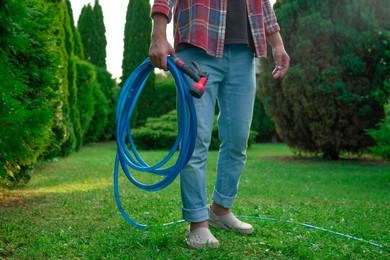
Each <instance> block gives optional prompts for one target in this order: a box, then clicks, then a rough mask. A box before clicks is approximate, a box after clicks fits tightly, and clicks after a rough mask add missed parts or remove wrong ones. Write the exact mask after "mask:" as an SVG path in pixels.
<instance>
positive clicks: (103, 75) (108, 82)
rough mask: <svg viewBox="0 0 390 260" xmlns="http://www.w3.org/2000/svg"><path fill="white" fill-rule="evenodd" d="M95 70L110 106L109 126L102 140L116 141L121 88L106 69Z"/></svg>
mask: <svg viewBox="0 0 390 260" xmlns="http://www.w3.org/2000/svg"><path fill="white" fill-rule="evenodd" d="M95 69H96V76H97V81H98V82H99V84H100V86H101V89H102V91H103V93H104V96H105V97H106V100H107V106H108V108H107V109H108V111H107V112H108V114H107V124H106V127H105V129H104V133H103V136H102V137H101V140H113V139H115V121H116V115H115V113H116V103H117V100H118V96H119V92H120V88H119V85H118V84H117V83H116V82H115V80H114V79H113V78H112V75H111V74H110V73H109V72H108V71H107V70H106V69H104V68H99V67H96V68H95Z"/></svg>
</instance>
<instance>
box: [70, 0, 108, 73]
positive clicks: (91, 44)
mask: <svg viewBox="0 0 390 260" xmlns="http://www.w3.org/2000/svg"><path fill="white" fill-rule="evenodd" d="M77 28H78V31H79V32H80V35H81V39H82V42H83V46H84V56H85V59H86V60H87V61H89V62H91V63H92V64H94V65H96V66H97V67H100V68H106V47H107V40H106V35H105V33H106V29H105V26H104V19H103V10H102V7H101V6H100V4H99V1H98V0H95V5H94V7H92V6H91V4H88V5H86V6H84V7H83V9H82V10H81V14H80V17H79V20H78V23H77Z"/></svg>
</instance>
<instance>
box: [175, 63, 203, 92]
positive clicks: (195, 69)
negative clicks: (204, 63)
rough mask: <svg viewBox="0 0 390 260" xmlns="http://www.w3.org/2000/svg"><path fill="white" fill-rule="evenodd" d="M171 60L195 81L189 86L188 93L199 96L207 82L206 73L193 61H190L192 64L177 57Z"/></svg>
mask: <svg viewBox="0 0 390 260" xmlns="http://www.w3.org/2000/svg"><path fill="white" fill-rule="evenodd" d="M173 61H174V63H175V64H176V66H177V67H178V68H179V69H180V70H181V71H183V72H184V73H185V74H186V75H188V76H189V77H190V78H191V79H193V80H194V81H195V83H194V84H192V86H191V88H190V94H191V95H192V96H193V97H195V98H201V97H202V95H203V93H204V88H205V86H206V84H207V80H208V76H209V75H208V73H207V72H204V71H201V70H200V66H199V64H198V63H196V62H195V61H192V66H191V65H188V64H186V63H185V62H184V61H183V60H181V59H179V58H177V57H176V58H175V59H174V60H173Z"/></svg>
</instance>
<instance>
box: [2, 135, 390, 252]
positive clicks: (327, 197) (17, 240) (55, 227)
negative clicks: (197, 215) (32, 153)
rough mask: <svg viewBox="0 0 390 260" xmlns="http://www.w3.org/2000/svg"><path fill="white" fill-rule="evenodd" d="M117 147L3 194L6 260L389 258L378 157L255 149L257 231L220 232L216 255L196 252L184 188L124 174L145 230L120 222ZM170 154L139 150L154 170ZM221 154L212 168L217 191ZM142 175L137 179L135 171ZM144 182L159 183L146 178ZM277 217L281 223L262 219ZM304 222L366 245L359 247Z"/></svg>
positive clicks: (40, 171)
mask: <svg viewBox="0 0 390 260" xmlns="http://www.w3.org/2000/svg"><path fill="white" fill-rule="evenodd" d="M115 153H116V146H115V143H106V144H94V145H88V146H86V147H84V148H83V149H82V150H81V151H80V152H79V153H76V154H73V155H71V156H70V157H68V158H64V159H59V160H58V161H54V162H47V163H41V164H40V165H39V166H38V167H37V168H36V170H35V172H34V173H33V175H32V180H31V182H30V183H29V184H28V185H27V186H25V187H23V188H21V189H18V190H13V191H7V190H1V191H0V199H1V200H0V201H1V202H0V228H1V231H0V232H1V233H0V234H1V239H0V258H7V259H37V258H44V259H47V258H49V259H64V258H72V259H74V258H88V259H96V258H97V259H101V258H109V259H117V258H120V259H189V258H194V259H264V258H272V259H273V258H278V259H291V258H293V259H295V258H314V259H335V258H336V259H340V258H343V259H349V258H353V259H388V257H389V254H388V252H386V251H385V250H384V249H383V248H382V249H381V248H379V247H376V246H373V245H370V244H369V243H367V241H371V242H373V243H377V244H379V245H380V246H382V247H384V248H389V246H390V234H389V226H390V225H389V224H390V222H389V216H390V164H389V163H385V162H380V161H375V160H368V159H364V160H356V159H354V160H341V161H338V162H327V161H322V160H317V159H304V158H296V157H295V156H293V155H292V153H291V151H290V150H289V149H288V148H287V147H286V146H285V145H282V144H261V145H255V146H253V147H252V148H251V149H250V150H249V152H248V162H247V166H246V168H245V172H244V173H243V175H242V178H241V181H240V191H239V196H238V198H237V201H236V203H235V207H234V208H233V210H234V212H235V213H236V214H237V215H240V216H249V217H254V218H255V219H248V220H247V221H248V222H251V223H252V224H253V225H254V227H255V230H256V231H255V233H254V234H252V235H249V236H242V235H237V234H235V233H232V232H224V231H221V230H215V229H213V230H212V231H213V233H214V235H215V236H216V237H217V238H218V239H219V240H220V242H221V248H219V249H216V250H191V249H188V248H187V245H186V243H185V240H184V238H185V232H186V229H187V224H179V225H172V226H168V227H162V226H161V225H162V224H163V223H167V222H172V221H174V222H176V221H179V220H181V209H180V208H181V200H180V192H179V181H178V180H175V181H174V182H173V183H172V185H170V186H169V187H167V188H166V189H164V190H163V191H160V192H154V193H149V192H145V191H140V190H138V189H137V188H135V187H134V186H133V185H131V184H130V183H129V182H128V180H127V179H126V178H125V177H124V176H123V174H121V177H120V193H121V196H122V201H123V206H124V208H125V210H126V211H127V213H128V214H129V215H130V216H131V217H132V218H134V220H136V221H138V222H140V223H142V224H146V225H153V226H157V227H155V228H151V229H146V230H141V229H136V228H134V227H132V226H130V225H129V224H128V223H127V222H125V220H124V219H123V218H122V217H121V216H120V214H119V212H118V209H117V207H116V205H115V201H114V194H113V166H114V159H115ZM165 154H166V151H142V156H143V157H144V158H145V160H147V161H148V162H151V163H154V162H156V161H158V160H160V159H161V158H162V156H164V155H165ZM216 158H217V154H216V152H211V153H210V161H209V163H208V180H207V181H208V186H207V187H208V192H209V194H211V192H212V190H213V181H214V178H215V167H216ZM134 174H135V175H137V176H138V175H140V173H135V172H134ZM140 178H141V179H142V180H144V181H154V180H156V178H155V177H150V176H140ZM263 218H275V219H277V221H269V220H264V219H263ZM300 223H307V224H310V225H314V226H317V227H321V228H325V229H328V230H331V231H334V232H340V233H343V234H347V235H351V236H354V237H357V238H362V239H364V241H356V240H352V239H347V238H345V237H341V236H337V235H334V234H331V233H329V232H326V231H318V230H313V229H308V228H305V227H303V226H301V225H300Z"/></svg>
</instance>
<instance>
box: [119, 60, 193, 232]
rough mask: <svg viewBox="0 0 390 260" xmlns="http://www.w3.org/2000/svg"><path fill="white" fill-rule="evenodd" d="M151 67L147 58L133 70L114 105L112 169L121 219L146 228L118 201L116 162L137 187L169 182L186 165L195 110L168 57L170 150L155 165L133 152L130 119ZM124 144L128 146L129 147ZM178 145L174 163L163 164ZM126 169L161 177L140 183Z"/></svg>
mask: <svg viewBox="0 0 390 260" xmlns="http://www.w3.org/2000/svg"><path fill="white" fill-rule="evenodd" d="M153 69H154V67H153V66H152V65H151V64H150V60H149V59H146V60H145V61H144V62H143V63H142V64H141V65H140V66H139V67H138V68H137V69H135V70H134V72H133V73H132V74H131V75H130V77H129V78H128V79H127V80H126V82H125V84H124V86H123V88H122V90H121V93H120V95H119V99H118V103H117V107H116V109H117V111H116V123H117V126H116V142H117V154H116V159H115V168H114V193H115V201H116V204H117V206H118V209H119V211H120V213H121V214H122V216H123V218H124V219H125V220H126V221H127V222H129V223H130V224H131V225H133V226H136V227H138V228H146V225H142V224H139V223H137V222H135V221H134V220H132V219H131V218H130V217H129V216H128V214H126V212H125V210H124V209H123V207H122V203H121V201H120V195H119V183H118V177H119V176H118V175H119V165H120V166H121V169H122V170H123V172H124V173H125V175H126V177H127V178H128V179H129V180H130V181H131V182H132V183H133V184H134V185H135V186H137V187H139V188H140V189H143V190H146V191H158V190H161V189H163V188H165V187H166V186H168V185H169V184H170V183H172V182H173V181H174V180H175V179H176V177H177V176H178V174H179V172H180V171H181V169H182V168H183V167H184V166H185V165H186V164H187V162H188V161H189V159H190V158H191V155H192V153H193V151H194V146H195V139H196V112H195V108H194V103H193V100H192V96H191V95H190V94H189V91H188V83H187V81H186V79H185V78H184V74H183V73H182V72H181V71H180V70H179V69H178V67H176V65H175V63H174V61H173V58H172V57H168V69H169V71H170V72H171V74H172V76H173V78H174V79H175V83H176V88H177V93H178V118H177V121H178V124H177V125H178V135H177V138H176V141H175V143H174V144H173V146H172V149H171V150H170V151H169V152H168V154H167V155H166V157H165V158H164V159H162V160H161V161H160V162H159V163H157V164H155V165H148V164H147V163H146V162H145V161H144V160H143V159H142V158H141V156H140V155H139V153H138V152H137V149H136V147H135V144H134V141H133V139H132V135H131V126H130V119H131V116H132V114H133V112H134V109H135V106H136V104H137V101H138V98H139V96H140V94H141V92H142V89H143V87H144V85H145V82H146V81H147V79H148V77H149V74H150V73H151V71H152V70H153ZM128 147H130V150H129V148H128ZM179 147H180V150H179V154H178V158H177V160H176V163H175V164H174V165H171V166H169V167H165V165H166V164H167V163H168V161H169V160H170V159H171V158H172V156H173V155H174V154H175V152H176V151H177V150H178V148H179ZM130 168H131V169H134V170H137V171H140V172H149V173H153V174H156V175H159V176H163V179H162V180H161V181H159V182H157V183H154V184H143V183H140V182H139V181H137V180H136V179H135V178H134V177H133V176H132V174H131V171H130Z"/></svg>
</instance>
